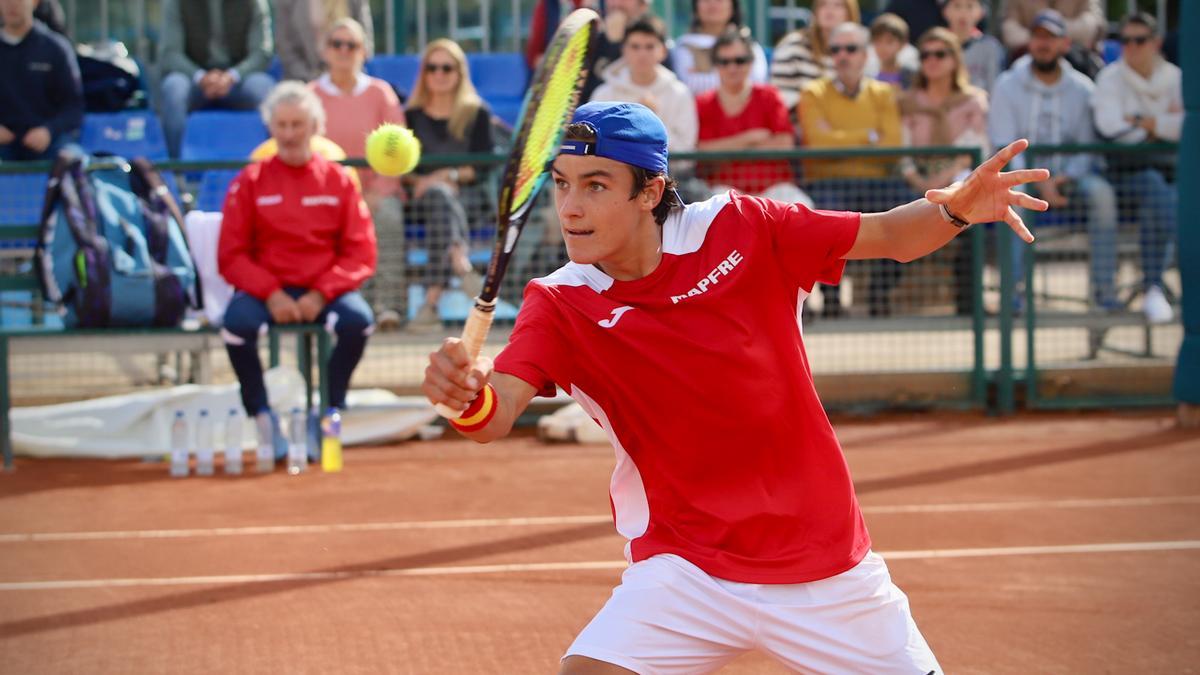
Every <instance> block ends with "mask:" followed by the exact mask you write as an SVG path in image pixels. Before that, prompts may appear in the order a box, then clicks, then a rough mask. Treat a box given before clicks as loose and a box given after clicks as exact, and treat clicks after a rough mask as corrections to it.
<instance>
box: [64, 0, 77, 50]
mask: <svg viewBox="0 0 1200 675" xmlns="http://www.w3.org/2000/svg"><path fill="white" fill-rule="evenodd" d="M75 2H76V0H68V2H67V36H68V37H70V38H71V41H72V42H74V41H75V36H77V35H79V30H78V27H77V22H76V17H78V16H79V8H78V7H76V5H75Z"/></svg>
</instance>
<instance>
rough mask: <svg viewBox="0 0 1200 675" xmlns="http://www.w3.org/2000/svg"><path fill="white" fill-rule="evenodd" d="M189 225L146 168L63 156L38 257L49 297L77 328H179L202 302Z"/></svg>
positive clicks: (50, 190) (53, 178)
mask: <svg viewBox="0 0 1200 675" xmlns="http://www.w3.org/2000/svg"><path fill="white" fill-rule="evenodd" d="M93 163H94V165H93ZM90 165H91V166H90ZM182 223H183V215H182V213H181V212H180V210H179V206H178V204H176V202H175V199H174V197H172V196H171V193H170V191H169V190H168V189H167V187H166V185H165V184H164V183H163V180H162V177H161V176H160V175H159V174H158V171H157V170H155V169H154V167H153V166H152V165H151V164H150V163H149V162H148V161H146V160H144V159H136V160H134V161H133V162H127V161H125V160H124V159H122V158H120V157H116V156H107V157H98V158H95V159H91V158H88V157H87V156H84V155H82V154H80V153H79V152H78V151H77V150H64V151H63V152H62V153H60V154H59V156H58V158H57V159H56V160H55V163H54V166H53V168H52V169H51V172H50V180H49V182H48V183H47V187H46V198H45V201H44V202H43V206H42V221H41V226H40V229H39V232H38V243H37V249H36V251H35V253H34V260H35V265H36V270H37V276H38V281H39V283H40V284H41V287H42V293H43V296H44V297H45V298H46V299H47V300H49V301H51V302H55V303H58V304H60V306H61V311H62V312H63V323H64V324H65V325H66V326H67V327H70V328H103V327H112V326H176V325H178V324H179V322H180V320H181V319H183V315H184V312H185V311H186V310H187V309H188V307H192V308H195V309H199V308H200V307H201V303H202V300H201V298H202V297H203V296H202V294H201V292H200V279H199V275H197V274H196V266H195V263H194V262H193V261H192V256H191V253H190V252H189V251H188V246H187V240H186V239H185V238H184V236H183V230H182V227H181V226H182Z"/></svg>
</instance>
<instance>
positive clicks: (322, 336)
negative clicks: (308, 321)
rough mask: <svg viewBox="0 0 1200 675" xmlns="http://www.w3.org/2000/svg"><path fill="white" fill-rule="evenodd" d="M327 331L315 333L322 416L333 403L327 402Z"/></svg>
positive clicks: (328, 348) (328, 347)
mask: <svg viewBox="0 0 1200 675" xmlns="http://www.w3.org/2000/svg"><path fill="white" fill-rule="evenodd" d="M329 342H330V340H329V331H327V330H321V331H319V332H318V333H317V386H318V387H319V389H320V391H319V393H320V396H321V413H322V414H324V413H325V411H326V410H328V409H329V406H331V405H333V401H330V400H329V351H330V346H329Z"/></svg>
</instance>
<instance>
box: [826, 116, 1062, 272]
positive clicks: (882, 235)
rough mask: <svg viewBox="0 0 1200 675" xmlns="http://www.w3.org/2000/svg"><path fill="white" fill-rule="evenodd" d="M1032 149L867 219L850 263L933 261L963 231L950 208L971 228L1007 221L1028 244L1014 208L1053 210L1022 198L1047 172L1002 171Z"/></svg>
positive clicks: (1023, 143) (1013, 150)
mask: <svg viewBox="0 0 1200 675" xmlns="http://www.w3.org/2000/svg"><path fill="white" fill-rule="evenodd" d="M1028 146H1029V141H1027V140H1025V139H1019V140H1017V141H1014V142H1012V143H1010V144H1009V145H1008V146H1007V147H1005V148H1004V149H1003V150H1001V151H999V152H997V153H996V154H995V155H993V156H992V157H991V158H990V159H988V160H987V161H986V162H984V163H983V164H980V165H979V167H977V168H976V169H975V170H974V171H972V172H971V174H970V175H969V176H967V177H966V179H964V180H963V181H960V182H958V183H954V184H953V185H950V186H948V187H945V188H941V189H939V190H929V191H927V192H926V193H925V198H924V199H918V200H917V201H914V202H911V203H909V204H905V205H904V206H898V207H896V208H894V209H892V210H891V211H887V212H885V213H864V214H863V216H862V224H861V225H860V226H859V229H858V237H857V238H856V239H855V241H854V246H852V247H850V250H849V251H848V252H847V253H846V255H845V256H843V257H845V258H846V259H850V260H862V259H866V258H892V259H893V260H899V261H900V262H908V261H910V260H916V259H917V258H920V257H921V256H924V255H928V254H929V253H932V252H934V251H936V250H938V249H939V248H941V247H942V246H944V245H945V244H946V242H948V241H950V240H951V239H953V238H954V237H955V236H956V235H957V234H958V233H959V232H962V231H963V229H962V228H959V227H956V226H955V225H953V224H952V223H951V222H950V221H948V220H947V219H946V218H945V217H943V215H942V212H941V207H943V206H944V207H945V209H946V211H948V212H949V213H950V214H951V215H952V216H956V217H958V218H960V219H961V220H964V221H966V222H967V223H971V224H975V223H990V222H996V221H1001V220H1003V221H1004V222H1006V223H1008V226H1009V227H1011V228H1012V229H1013V231H1014V232H1016V233H1017V235H1018V236H1019V237H1021V239H1023V240H1024V241H1025V242H1026V243H1029V242H1032V241H1033V234H1032V233H1030V231H1029V228H1027V227H1025V223H1024V222H1022V221H1021V217H1020V216H1018V215H1017V212H1016V210H1015V207H1022V208H1026V209H1033V210H1034V211H1045V210H1046V209H1047V208H1049V205H1048V204H1047V203H1046V202H1045V201H1043V200H1041V199H1037V198H1036V197H1033V196H1031V195H1028V194H1026V193H1024V192H1021V191H1020V190H1019V189H1018V188H1019V187H1020V186H1021V185H1023V184H1025V183H1033V182H1036V181H1042V180H1046V179H1047V178H1049V177H1050V172H1049V171H1047V170H1045V169H1021V170H1018V171H1001V169H1003V168H1004V166H1005V165H1006V164H1008V162H1009V161H1010V160H1011V159H1012V158H1013V157H1015V156H1017V154H1019V153H1020V152H1022V151H1023V150H1025V148H1027V147H1028Z"/></svg>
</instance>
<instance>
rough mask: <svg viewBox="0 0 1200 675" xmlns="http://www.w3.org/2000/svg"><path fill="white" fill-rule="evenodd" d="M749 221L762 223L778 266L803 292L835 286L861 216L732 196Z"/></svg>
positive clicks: (851, 245) (736, 205)
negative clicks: (769, 237)
mask: <svg viewBox="0 0 1200 675" xmlns="http://www.w3.org/2000/svg"><path fill="white" fill-rule="evenodd" d="M733 203H734V205H735V207H736V208H737V209H738V210H739V211H740V212H741V213H742V214H743V215H744V216H745V218H746V220H747V221H749V222H761V223H764V224H765V225H766V227H767V229H768V231H769V232H770V236H771V241H772V245H773V247H774V249H775V252H776V257H777V259H778V261H779V264H780V266H781V267H782V268H783V270H784V271H785V272H786V273H787V274H788V277H789V278H790V279H792V280H793V281H795V282H796V284H797V285H798V286H799V287H801V288H803V289H804V290H805V291H808V292H811V291H812V288H813V284H814V283H816V282H818V281H819V282H821V283H825V284H836V283H838V282H839V281H840V280H841V278H842V272H844V271H845V269H846V260H845V259H844V258H843V256H845V255H846V253H848V252H849V251H850V249H851V247H853V246H854V240H855V239H857V238H858V227H859V224H860V223H861V222H862V214H861V213H853V212H849V211H818V210H815V209H810V208H808V207H807V206H805V205H803V204H789V203H785V202H777V201H774V200H771V199H763V198H762V197H750V196H747V195H737V194H735V195H734V196H733Z"/></svg>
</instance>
